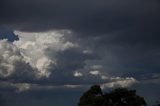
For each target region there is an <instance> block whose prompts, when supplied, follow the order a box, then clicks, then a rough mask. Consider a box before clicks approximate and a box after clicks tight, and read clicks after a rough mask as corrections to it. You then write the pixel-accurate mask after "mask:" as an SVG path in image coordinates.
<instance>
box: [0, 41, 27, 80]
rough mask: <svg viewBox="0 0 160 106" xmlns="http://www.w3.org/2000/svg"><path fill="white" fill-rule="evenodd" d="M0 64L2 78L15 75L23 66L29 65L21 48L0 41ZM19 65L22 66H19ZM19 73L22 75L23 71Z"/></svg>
mask: <svg viewBox="0 0 160 106" xmlns="http://www.w3.org/2000/svg"><path fill="white" fill-rule="evenodd" d="M0 63H1V64H0V77H9V76H10V75H12V74H15V73H16V72H17V71H18V70H17V69H18V68H19V69H20V67H21V66H27V65H28V64H27V63H26V62H25V59H24V57H23V56H22V55H21V52H20V50H19V48H18V47H17V46H16V45H14V44H12V43H10V42H8V41H7V40H0ZM19 63H20V65H21V66H19V65H18V64H19ZM24 70H25V69H24ZM19 72H20V73H22V72H23V70H19Z"/></svg>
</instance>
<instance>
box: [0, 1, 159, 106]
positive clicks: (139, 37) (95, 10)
mask: <svg viewBox="0 0 160 106" xmlns="http://www.w3.org/2000/svg"><path fill="white" fill-rule="evenodd" d="M159 11H160V2H159V0H141V1H139V0H130V1H127V0H121V1H119V0H99V1H97V0H87V1H82V0H45V1H44V0H14V1H13V0H1V2H0V25H1V26H2V27H7V29H10V30H21V31H27V32H45V31H48V30H61V29H65V30H69V31H72V34H71V36H69V37H68V36H66V35H67V34H65V37H64V38H62V39H64V40H65V41H62V42H61V38H60V39H54V38H53V39H52V40H55V41H58V42H60V43H58V44H56V43H54V42H52V43H51V46H50V45H49V46H48V47H47V49H45V50H41V51H43V52H45V53H44V54H42V55H41V54H39V52H37V51H36V50H37V49H39V47H42V46H43V44H41V42H43V40H44V38H41V39H40V40H39V41H33V42H32V43H34V42H36V44H37V45H39V46H37V49H36V50H35V49H33V48H34V47H35V46H33V47H32V46H31V47H32V48H24V49H26V50H28V51H30V50H33V52H34V51H36V52H35V54H34V55H33V54H30V52H27V53H26V55H28V56H30V55H31V56H30V58H31V59H34V57H36V56H37V55H38V54H39V55H40V56H39V57H45V56H47V57H48V58H49V59H50V60H54V59H55V60H56V65H53V67H54V69H51V70H49V72H52V73H51V76H50V77H49V78H42V79H32V78H33V77H32V78H31V77H29V76H33V75H31V74H32V73H27V74H26V73H25V72H26V70H31V71H33V70H32V68H31V66H30V64H27V63H23V64H22V63H21V64H20V63H17V64H18V65H20V66H21V67H18V68H17V69H16V70H22V68H24V67H25V68H26V70H23V71H20V72H19V73H18V74H15V75H13V76H12V77H8V78H5V79H3V78H1V79H0V80H1V81H10V82H12V83H29V84H40V85H47V86H48V85H52V86H53V85H54V86H59V85H60V86H61V85H65V84H82V85H90V84H95V83H106V82H110V80H103V81H102V79H101V78H100V75H99V76H94V75H91V74H89V72H90V71H91V70H92V69H91V68H90V67H91V66H93V65H101V66H102V67H101V68H100V69H98V70H99V71H100V72H101V75H108V76H109V77H113V78H116V77H124V78H125V77H134V78H136V79H138V80H139V81H140V82H144V81H145V80H146V82H145V83H153V82H156V84H155V86H156V87H157V86H158V87H157V89H158V88H159V85H158V84H159V74H160V72H159V70H160V67H159V64H158V63H160V49H159V47H160V37H159V35H160V30H159V28H160V27H159V25H160V20H159V19H160V14H159ZM46 33H47V32H46ZM0 34H1V35H0V39H4V38H8V39H9V40H10V41H14V40H15V39H17V40H18V38H17V37H16V36H15V35H14V34H13V32H12V31H9V30H6V29H5V28H0ZM19 34H22V35H20V36H21V37H24V36H25V34H24V33H21V32H20V33H19ZM23 34H24V35H23ZM11 36H12V37H11ZM31 36H32V34H31ZM41 37H42V36H41ZM31 39H32V38H31ZM32 40H33V39H32ZM47 40H48V41H47ZM24 41H25V42H28V38H27V37H26V39H25V37H24ZM24 41H22V44H23V42H24ZM67 41H69V42H70V43H73V44H77V45H78V46H79V47H78V48H77V47H73V48H70V49H67V50H61V48H65V47H66V46H62V47H61V46H60V47H59V46H58V45H63V44H64V45H65V44H66V42H67ZM47 42H51V39H46V42H45V43H47ZM29 43H30V42H29ZM54 45H56V46H54ZM66 45H67V44H66ZM19 46H21V45H19ZM52 46H53V47H52ZM67 46H68V45H67ZM54 48H58V52H57V51H56V50H55V49H54ZM41 49H42V48H41ZM59 49H60V50H59ZM85 50H86V51H85ZM3 54H5V53H3ZM38 59H39V58H36V60H38ZM36 60H34V61H36ZM42 60H43V59H42ZM53 67H52V68H53ZM75 71H80V72H81V74H83V77H75V76H74V72H75ZM24 74H25V76H24ZM26 75H27V76H26ZM22 77H23V78H22ZM155 77H156V78H157V77H158V78H157V79H155ZM153 79H154V80H153ZM147 81H148V82H147ZM140 85H141V87H140V88H138V87H137V85H135V86H136V87H135V88H136V89H140V90H141V89H142V88H143V87H148V86H149V87H148V89H146V91H144V92H145V93H146V92H148V91H150V89H152V85H151V84H150V85H145V84H140ZM14 86H16V85H14ZM138 86H139V85H138ZM155 89H156V88H155ZM157 89H156V90H155V93H154V94H156V92H159V90H157ZM140 92H141V93H143V94H145V93H144V92H143V90H142V91H140ZM37 94H40V93H37ZM154 94H150V93H149V94H146V95H145V96H146V97H149V96H148V95H153V96H154ZM42 95H49V94H48V93H47V94H42ZM60 95H61V94H60ZM64 95H65V97H66V95H67V94H64ZM40 96H41V95H40ZM76 96H77V95H76ZM22 97H24V96H22ZM27 97H28V96H27ZM156 97H158V96H157V95H156ZM6 98H8V97H6ZM54 98H55V97H54ZM71 98H72V97H71ZM39 99H44V98H42V96H41V98H38V100H37V101H39ZM60 99H61V98H60ZM60 99H56V98H55V101H58V102H57V103H55V104H57V106H58V105H60V106H62V105H63V106H65V104H61V102H59V100H60ZM147 99H148V98H147ZM154 99H155V98H154ZM17 100H18V99H17ZM34 100H35V98H34ZM15 101H16V100H15ZM46 101H47V100H44V101H42V103H46ZM50 101H51V100H49V101H47V102H50ZM148 101H149V99H148ZM152 102H153V100H152ZM34 103H35V102H34V101H32V100H30V104H34ZM65 103H66V101H65ZM67 103H68V102H67ZM20 104H23V103H20ZM48 104H50V103H48ZM15 105H17V104H16V103H15ZM42 105H43V104H42Z"/></svg>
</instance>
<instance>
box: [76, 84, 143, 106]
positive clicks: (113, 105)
mask: <svg viewBox="0 0 160 106" xmlns="http://www.w3.org/2000/svg"><path fill="white" fill-rule="evenodd" d="M78 106H146V102H145V100H144V98H143V97H141V96H139V95H137V94H136V91H135V90H128V89H126V88H117V89H115V90H113V91H111V92H109V93H105V94H103V93H102V90H101V88H100V86H99V85H94V86H92V87H91V88H90V89H89V90H88V91H87V92H85V93H84V94H83V95H82V97H81V98H80V102H79V104H78Z"/></svg>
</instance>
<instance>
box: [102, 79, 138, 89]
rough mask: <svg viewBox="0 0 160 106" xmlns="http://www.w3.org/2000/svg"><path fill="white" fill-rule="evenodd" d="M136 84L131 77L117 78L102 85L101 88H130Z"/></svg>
mask: <svg viewBox="0 0 160 106" xmlns="http://www.w3.org/2000/svg"><path fill="white" fill-rule="evenodd" d="M111 80H112V79H111ZM137 82H138V81H137V80H136V79H134V78H132V77H127V78H120V77H117V78H115V79H114V81H111V82H108V83H105V84H102V85H101V88H102V89H106V88H114V87H128V86H131V85H133V84H135V83H137Z"/></svg>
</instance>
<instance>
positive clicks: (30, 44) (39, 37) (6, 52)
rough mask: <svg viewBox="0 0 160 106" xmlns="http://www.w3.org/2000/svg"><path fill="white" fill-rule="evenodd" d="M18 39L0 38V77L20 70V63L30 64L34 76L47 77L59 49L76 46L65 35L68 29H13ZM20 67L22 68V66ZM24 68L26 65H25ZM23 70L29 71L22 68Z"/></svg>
mask: <svg viewBox="0 0 160 106" xmlns="http://www.w3.org/2000/svg"><path fill="white" fill-rule="evenodd" d="M14 33H15V34H16V35H18V37H19V40H18V41H14V42H12V43H11V42H8V41H7V40H0V62H1V64H0V77H9V76H11V75H13V74H14V73H16V72H19V71H20V70H17V69H20V68H19V67H20V64H21V65H22V63H23V67H25V65H26V66H27V65H28V66H30V67H31V68H32V69H33V72H32V73H33V74H34V75H35V76H36V78H42V77H49V76H50V75H51V73H52V71H53V70H54V66H55V65H56V61H57V58H56V55H57V53H58V52H59V51H64V50H67V49H69V48H73V47H78V45H77V44H74V43H72V42H70V41H66V39H65V36H67V34H68V33H69V34H70V33H71V32H70V31H67V30H66V31H48V32H43V33H41V32H38V33H36V32H20V31H15V32H14ZM23 67H22V68H23ZM25 68H26V67H25ZM24 70H25V71H30V70H27V69H24Z"/></svg>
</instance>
